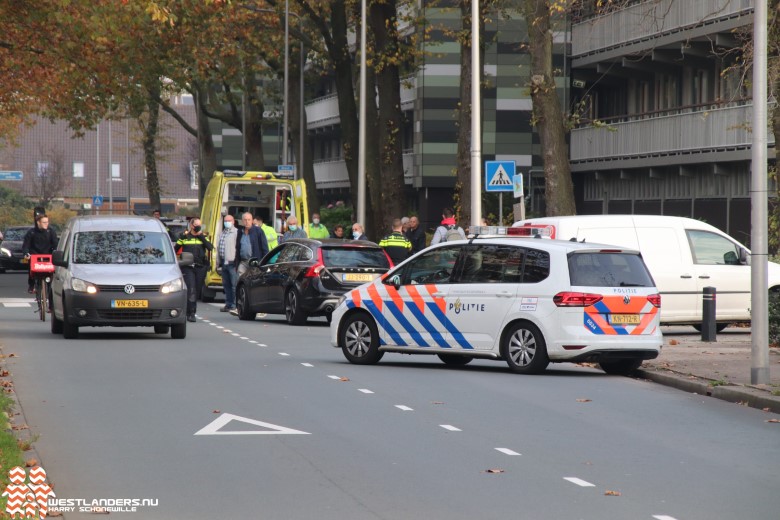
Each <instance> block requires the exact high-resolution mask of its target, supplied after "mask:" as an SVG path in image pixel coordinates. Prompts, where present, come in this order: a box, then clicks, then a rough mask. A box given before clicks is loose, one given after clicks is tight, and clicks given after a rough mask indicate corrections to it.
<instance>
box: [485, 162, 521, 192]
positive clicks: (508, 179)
mask: <svg viewBox="0 0 780 520" xmlns="http://www.w3.org/2000/svg"><path fill="white" fill-rule="evenodd" d="M514 175H515V161H485V191H514V186H513V185H512V177H513V176H514Z"/></svg>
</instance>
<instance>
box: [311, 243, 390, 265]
mask: <svg viewBox="0 0 780 520" xmlns="http://www.w3.org/2000/svg"><path fill="white" fill-rule="evenodd" d="M322 262H323V263H324V264H325V267H380V268H384V269H389V268H390V264H389V263H388V261H387V256H385V253H384V252H383V251H382V250H381V249H378V248H376V249H374V248H368V247H332V248H327V247H323V248H322Z"/></svg>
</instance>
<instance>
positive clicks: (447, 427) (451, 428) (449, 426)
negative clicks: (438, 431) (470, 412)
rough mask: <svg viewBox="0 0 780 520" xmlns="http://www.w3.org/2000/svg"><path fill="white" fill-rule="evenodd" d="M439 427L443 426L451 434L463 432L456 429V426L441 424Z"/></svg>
mask: <svg viewBox="0 0 780 520" xmlns="http://www.w3.org/2000/svg"><path fill="white" fill-rule="evenodd" d="M439 426H441V427H442V428H444V429H445V430H449V431H451V432H460V431H463V430H461V429H460V428H456V427H454V426H453V425H451V424H440V425H439Z"/></svg>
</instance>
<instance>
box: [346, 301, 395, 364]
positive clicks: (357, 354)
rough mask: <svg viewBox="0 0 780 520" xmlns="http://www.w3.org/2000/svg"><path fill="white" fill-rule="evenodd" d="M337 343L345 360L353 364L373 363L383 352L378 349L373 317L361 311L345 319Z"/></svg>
mask: <svg viewBox="0 0 780 520" xmlns="http://www.w3.org/2000/svg"><path fill="white" fill-rule="evenodd" d="M339 345H340V346H341V351H342V352H343V353H344V357H345V358H347V361H349V362H350V363H354V364H355V365H373V364H374V363H378V362H379V360H380V359H382V356H384V354H385V353H384V352H381V351H380V350H379V333H378V332H377V329H376V324H375V323H374V319H373V318H372V317H371V316H369V315H368V314H366V313H363V312H359V313H356V314H353V315H352V316H350V317H349V318H347V319H346V321H345V322H344V324H343V325H342V326H341V330H340V331H339Z"/></svg>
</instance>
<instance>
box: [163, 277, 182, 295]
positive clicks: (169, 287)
mask: <svg viewBox="0 0 780 520" xmlns="http://www.w3.org/2000/svg"><path fill="white" fill-rule="evenodd" d="M183 289H184V280H183V279H181V278H177V279H175V280H171V281H170V282H167V283H164V284H162V286H160V292H161V293H163V294H168V293H172V292H177V291H181V290H183Z"/></svg>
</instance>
